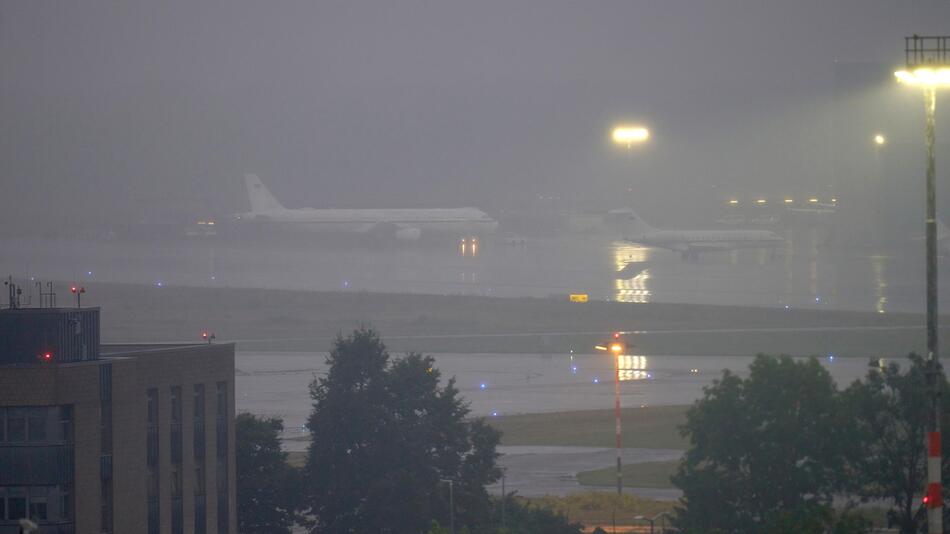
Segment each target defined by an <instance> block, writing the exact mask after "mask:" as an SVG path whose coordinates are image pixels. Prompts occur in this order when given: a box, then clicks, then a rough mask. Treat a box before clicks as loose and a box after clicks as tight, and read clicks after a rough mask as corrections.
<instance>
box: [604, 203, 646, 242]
mask: <svg viewBox="0 0 950 534" xmlns="http://www.w3.org/2000/svg"><path fill="white" fill-rule="evenodd" d="M612 213H617V214H620V215H622V216H623V229H624V232H626V233H627V234H628V235H631V236H635V235H643V234H646V233H648V232H650V231H652V230H653V229H654V228H653V227H652V226H650V225H649V224H647V223H646V221H644V220H643V219H641V218H640V216H639V215H637V212H635V211H633V208H624V209H622V210H616V212H612Z"/></svg>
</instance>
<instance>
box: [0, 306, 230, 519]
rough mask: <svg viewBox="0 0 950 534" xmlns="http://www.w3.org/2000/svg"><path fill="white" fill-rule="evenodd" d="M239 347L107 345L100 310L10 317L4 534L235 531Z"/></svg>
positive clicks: (0, 427)
mask: <svg viewBox="0 0 950 534" xmlns="http://www.w3.org/2000/svg"><path fill="white" fill-rule="evenodd" d="M233 421H234V345H233V344H219V345H209V344H168V345H164V344H163V345H155V344H149V345H106V344H100V343H99V310H98V309H97V308H83V309H64V308H30V309H7V310H0V534H13V533H16V532H18V528H19V526H18V521H19V519H20V518H32V519H33V520H35V521H36V522H37V523H39V524H40V525H41V529H40V532H42V533H56V534H74V533H82V534H85V533H99V534H105V533H144V534H185V533H194V534H232V533H234V532H236V511H235V489H234V485H235V484H234V482H235V465H234V424H233Z"/></svg>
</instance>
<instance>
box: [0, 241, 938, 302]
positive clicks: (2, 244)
mask: <svg viewBox="0 0 950 534" xmlns="http://www.w3.org/2000/svg"><path fill="white" fill-rule="evenodd" d="M789 237H790V238H789V240H788V242H787V243H786V246H785V247H784V249H782V250H780V251H778V252H777V254H776V255H775V256H774V257H772V255H770V254H769V253H768V252H766V251H764V250H760V251H757V250H746V251H741V252H714V253H708V254H704V255H702V256H701V257H700V259H699V261H698V262H685V261H683V260H682V259H681V257H680V255H679V254H678V253H675V252H670V251H664V250H658V249H651V248H645V247H641V246H638V245H634V244H630V243H626V242H623V241H619V240H617V239H616V236H611V235H609V234H593V235H575V236H562V237H549V238H532V239H528V240H527V241H526V242H525V243H524V244H518V245H511V244H506V243H505V241H504V240H503V239H500V238H495V239H487V238H486V239H484V240H483V241H481V242H480V244H479V246H478V248H477V249H473V248H472V247H471V245H466V246H464V247H463V246H460V244H459V243H455V242H445V243H439V244H433V243H412V242H410V243H402V242H399V243H384V244H379V245H365V244H364V245H343V244H340V243H319V242H313V241H309V240H303V241H299V242H293V241H291V242H287V241H281V242H269V241H266V242H251V241H247V242H245V241H240V240H224V241H219V240H215V239H206V238H196V239H191V240H187V239H180V240H162V241H154V240H153V241H145V240H137V241H129V240H125V241H118V240H114V241H103V240H98V241H83V240H72V239H69V240H67V239H52V238H49V239H42V238H31V239H17V238H3V239H0V249H2V250H4V254H3V255H2V256H0V272H2V273H4V274H7V273H9V274H13V275H14V276H17V277H21V278H26V279H29V278H34V279H37V280H39V279H55V280H62V281H76V282H82V281H83V280H95V281H101V282H132V283H144V284H155V285H158V284H162V285H184V286H218V287H234V288H240V287H261V288H280V289H301V290H334V291H336V290H344V291H378V292H412V293H433V294H468V295H489V296H502V297H504V296H512V297H520V296H533V297H546V296H551V295H566V294H568V293H586V294H589V295H590V298H592V299H600V300H616V301H623V302H675V303H693V304H724V305H752V306H766V307H784V306H791V307H795V308H801V307H809V308H834V309H847V310H861V311H877V312H893V311H910V312H919V311H922V309H923V302H924V285H923V284H924V277H923V275H924V268H923V256H922V250H919V249H922V247H919V246H916V245H917V243H904V244H903V245H901V246H902V247H904V248H899V249H889V250H883V249H882V250H869V249H860V250H857V249H837V248H834V247H829V246H826V245H824V244H823V242H822V238H821V237H820V236H819V235H818V234H817V233H815V232H811V233H810V232H807V231H805V232H798V233H795V234H793V235H790V236H789ZM944 261H945V260H944V258H941V260H940V263H941V265H943V263H944ZM941 272H942V273H944V274H943V276H942V277H941V284H943V285H944V287H946V284H947V283H948V282H950V269H946V268H943V269H941ZM942 302H943V305H944V306H947V305H948V304H950V300H948V299H947V298H943V299H942ZM945 309H947V308H945Z"/></svg>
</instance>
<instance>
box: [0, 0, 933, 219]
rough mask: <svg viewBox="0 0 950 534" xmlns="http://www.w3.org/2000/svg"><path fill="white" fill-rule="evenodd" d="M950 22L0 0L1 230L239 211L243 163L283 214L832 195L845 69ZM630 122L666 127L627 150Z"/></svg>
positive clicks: (708, 6)
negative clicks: (619, 128)
mask: <svg viewBox="0 0 950 534" xmlns="http://www.w3.org/2000/svg"><path fill="white" fill-rule="evenodd" d="M947 22H950V2H947V1H946V0H939V1H931V2H928V1H919V0H913V1H894V0H881V1H868V0H848V1H836V2H827V1H817V0H814V1H813V0H809V1H795V2H791V1H776V2H763V1H760V0H759V1H745V2H740V1H731V0H730V1H663V2H647V1H642V2H632V1H629V2H586V1H584V2H582V1H572V2H555V1H549V0H544V1H540V0H539V1H532V2H512V1H503V2H489V1H479V2H436V1H418V0H415V1H399V2H383V1H379V2H351V1H340V2H220V3H210V2H196V3H192V2H180V3H179V2H141V3H139V2H119V1H117V2H45V1H30V2H6V3H4V4H3V6H2V7H0V68H2V74H0V126H2V129H0V162H2V164H0V165H2V166H0V185H2V186H3V193H2V194H0V195H2V199H3V202H4V205H5V209H4V211H3V212H2V215H0V224H4V225H11V224H16V223H15V222H14V221H15V219H17V218H21V217H24V216H30V215H36V214H44V218H49V219H50V220H57V221H58V220H74V221H96V220H108V219H110V218H112V217H127V218H128V217H133V218H134V217H135V216H136V214H138V213H140V212H143V211H147V210H155V209H156V207H157V206H158V207H161V206H164V205H168V206H169V207H170V209H171V208H175V209H185V210H192V211H194V210H196V209H199V210H200V209H207V210H209V211H213V212H219V213H227V212H233V211H242V210H244V209H246V200H245V199H244V193H243V186H242V183H241V178H240V177H241V175H242V174H243V173H245V172H253V173H257V174H259V175H260V176H261V177H262V178H263V179H264V181H265V183H267V184H268V185H269V186H270V187H271V189H272V190H273V191H274V193H275V194H276V195H277V197H278V198H280V199H282V200H284V202H285V204H287V205H288V206H290V207H302V206H313V207H361V206H367V207H374V206H392V207H408V206H446V207H448V206H460V205H476V206H484V207H487V208H489V209H498V208H504V207H511V206H517V205H519V203H525V202H530V200H531V199H533V198H536V197H537V196H538V195H557V196H561V197H562V198H565V199H569V200H566V201H565V203H566V204H568V205H574V206H577V207H585V208H590V207H597V206H600V205H603V207H604V208H612V207H617V206H616V201H615V200H611V199H615V198H616V194H617V192H618V191H622V190H624V189H625V187H624V184H627V183H628V182H629V183H630V186H631V187H632V188H633V189H634V191H633V196H634V198H635V199H637V198H641V199H642V201H641V202H640V203H641V204H647V203H650V204H653V203H655V202H660V203H662V202H669V201H670V200H671V199H674V198H676V197H677V196H681V195H686V196H685V197H683V198H687V199H689V198H696V199H700V198H702V197H703V196H705V195H707V193H708V191H709V188H710V187H711V186H713V185H715V186H717V187H721V188H739V187H742V188H747V189H750V190H755V191H760V190H761V191H769V190H772V189H781V188H786V189H787V188H788V187H789V184H790V183H791V184H794V186H795V187H800V188H808V187H817V186H818V185H819V184H825V183H827V180H828V174H829V173H830V167H831V163H830V155H829V153H828V152H829V151H828V135H830V133H829V128H830V125H829V124H828V118H827V114H826V111H827V105H828V104H829V98H830V94H831V92H832V89H833V66H834V62H835V61H845V62H851V61H867V62H885V63H893V64H895V65H899V64H900V62H901V61H902V60H903V49H902V47H903V37H904V36H905V35H910V34H912V33H915V32H916V33H922V34H927V33H937V34H946V33H948V26H947ZM945 101H946V97H944V98H943V99H942V101H941V105H943V102H945ZM939 107H940V106H938V108H939ZM943 110H944V111H950V108H948V107H947V106H946V105H943ZM938 113H940V111H939V110H938ZM948 117H950V114H948ZM623 119H629V120H635V121H641V122H644V123H645V124H647V125H648V126H649V127H650V128H651V130H652V131H653V133H654V138H653V139H652V141H651V143H650V144H649V146H646V147H643V148H642V149H637V150H635V151H634V153H633V154H631V156H630V157H628V156H626V155H625V154H624V152H623V151H622V150H618V149H617V148H616V147H613V146H611V145H610V143H609V142H608V131H609V129H610V127H611V125H612V124H613V123H615V122H617V121H619V120H623ZM916 119H917V118H916V117H914V118H910V119H908V120H916ZM948 122H950V118H948V119H947V121H944V124H946V123H948ZM938 123H939V121H938ZM946 131H948V130H947V128H946V127H943V128H942V129H941V131H940V133H939V135H943V132H946ZM946 160H947V161H950V156H948V157H947V158H946ZM689 195H692V197H690V196H689ZM611 202H613V205H610V204H611ZM685 204H686V205H688V204H689V202H686V203H685Z"/></svg>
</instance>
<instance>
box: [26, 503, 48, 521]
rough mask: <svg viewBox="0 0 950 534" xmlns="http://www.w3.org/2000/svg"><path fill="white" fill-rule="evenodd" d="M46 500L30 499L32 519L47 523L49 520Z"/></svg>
mask: <svg viewBox="0 0 950 534" xmlns="http://www.w3.org/2000/svg"><path fill="white" fill-rule="evenodd" d="M48 517H49V516H48V514H47V507H46V498H45V497H30V519H39V520H42V521H45V520H46V519H47V518H48Z"/></svg>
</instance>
